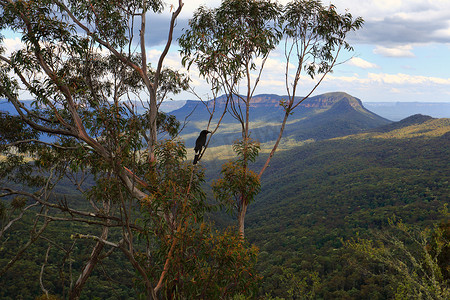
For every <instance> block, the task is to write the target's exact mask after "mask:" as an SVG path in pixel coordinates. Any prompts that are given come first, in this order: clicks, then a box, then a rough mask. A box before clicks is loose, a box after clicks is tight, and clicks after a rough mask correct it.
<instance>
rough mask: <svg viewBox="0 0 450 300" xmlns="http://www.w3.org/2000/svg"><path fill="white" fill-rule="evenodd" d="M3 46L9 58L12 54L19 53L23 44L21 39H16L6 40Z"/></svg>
mask: <svg viewBox="0 0 450 300" xmlns="http://www.w3.org/2000/svg"><path fill="white" fill-rule="evenodd" d="M3 45H4V47H5V50H6V53H5V54H6V55H7V56H9V55H10V54H11V53H12V52H14V51H17V50H19V49H21V48H22V47H23V43H22V41H21V40H20V38H18V37H16V38H14V39H10V38H5V39H4V40H3Z"/></svg>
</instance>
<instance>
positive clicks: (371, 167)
mask: <svg viewBox="0 0 450 300" xmlns="http://www.w3.org/2000/svg"><path fill="white" fill-rule="evenodd" d="M391 129H392V130H390V131H389V130H387V129H386V127H384V128H383V127H380V129H379V130H372V132H368V133H363V134H358V135H352V136H346V137H342V138H336V139H332V140H324V141H320V142H315V143H311V144H308V145H304V146H301V147H296V148H293V149H291V150H288V151H280V152H279V153H277V155H276V156H275V158H274V161H273V165H274V167H273V168H272V167H269V169H268V170H267V172H266V173H265V175H264V177H263V179H262V187H261V193H260V194H259V196H258V198H257V200H256V201H255V203H254V205H253V206H252V207H251V209H250V211H249V213H248V219H247V239H248V240H249V241H250V242H251V243H253V244H254V245H256V246H257V247H258V248H259V252H260V253H259V259H258V264H257V268H258V270H259V272H260V275H261V276H263V278H262V280H261V282H260V288H259V289H260V291H259V295H260V296H261V297H263V298H268V299H269V298H270V297H283V298H286V299H294V297H293V296H292V295H297V296H298V295H300V294H302V293H306V294H308V293H310V295H314V296H312V297H313V298H314V299H386V298H391V297H393V294H394V290H393V288H394V286H393V284H392V282H390V280H388V279H387V277H386V276H385V275H383V273H382V272H381V273H380V272H379V270H378V269H377V268H375V270H374V269H373V265H370V264H366V263H365V262H363V261H358V263H355V261H353V259H352V258H353V257H355V255H356V254H355V253H354V252H353V251H352V250H350V249H348V248H346V247H344V246H343V243H344V241H346V240H349V239H352V238H355V237H357V236H359V237H369V238H371V237H373V234H374V233H375V232H376V231H378V230H386V229H387V228H389V224H388V222H389V219H390V218H393V217H394V216H395V217H396V218H398V219H402V220H403V221H404V222H405V223H406V224H410V225H414V226H418V227H421V228H423V227H425V226H432V225H433V224H437V223H439V222H442V218H443V216H442V214H441V213H440V210H442V209H443V207H444V204H445V203H448V202H449V201H450V198H449V195H450V185H449V181H450V167H449V164H448V161H449V158H450V135H449V132H450V130H449V129H450V120H449V119H432V118H427V117H420V116H415V117H412V118H411V119H409V120H404V121H403V122H399V123H395V124H393V125H391ZM211 151H213V149H211ZM258 163H259V162H258V161H257V162H256V164H258ZM213 166H217V162H216V164H211V162H206V161H205V163H204V167H205V168H206V174H207V175H206V176H207V177H208V178H209V180H211V179H212V178H214V177H217V174H218V170H217V168H216V169H214V168H213ZM66 183H67V182H66ZM58 191H60V192H63V193H66V194H67V193H69V191H70V187H69V186H68V184H67V185H66V186H62V187H60V188H59V189H58ZM74 197H76V193H73V194H72V196H71V197H69V198H68V199H69V200H71V201H74V200H76V199H74ZM224 216H225V215H223V214H219V215H218V214H217V213H213V215H212V217H211V218H212V220H216V221H217V225H220V226H227V225H226V224H233V225H234V223H227V222H229V220H228V221H226V219H227V217H225V221H224ZM27 222H32V219H25V223H27ZM54 225H55V226H54ZM86 226H87V225H86ZM26 228H27V226H26V225H25V224H24V223H21V224H15V225H14V228H13V230H12V231H10V232H9V233H8V235H7V239H6V242H4V243H3V244H2V247H1V248H0V257H1V258H2V259H1V260H0V261H1V264H2V265H5V264H6V263H7V261H8V259H10V258H11V257H12V256H13V255H14V253H15V251H17V250H18V249H19V248H20V245H21V244H22V243H23V242H24V241H25V240H26V239H27V231H26ZM86 228H87V227H84V228H78V229H77V227H73V226H68V225H66V226H59V225H57V224H53V225H52V226H51V227H50V228H49V231H48V232H47V233H46V236H51V237H52V239H55V237H57V238H56V239H57V240H58V241H60V243H61V244H65V245H70V243H71V239H70V233H72V232H80V231H81V232H86ZM92 234H95V232H92ZM112 234H114V233H112ZM86 243H88V241H86ZM46 245H47V244H46V243H45V240H41V242H38V243H36V244H35V245H34V246H33V247H32V248H31V249H30V250H29V251H27V254H26V255H24V256H23V257H22V259H21V260H20V261H19V263H18V264H17V265H15V266H14V268H12V269H11V270H10V271H8V272H7V273H6V274H5V275H4V276H2V278H1V279H0V286H2V289H1V294H0V296H1V297H2V299H16V298H17V297H18V296H19V295H22V296H23V297H25V298H27V297H31V295H36V294H37V293H39V291H40V286H39V283H38V282H37V281H36V280H33V278H38V277H39V273H40V270H41V269H40V268H41V265H42V264H43V263H44V259H45V257H43V256H42V255H38V253H45V252H46V251H47V248H46V247H47V246H46ZM82 245H83V244H77V250H76V251H74V252H73V253H72V254H71V257H70V258H69V257H67V258H65V260H64V259H63V257H62V256H63V252H62V251H57V249H56V248H55V249H52V250H51V251H50V252H49V257H48V259H47V261H46V263H47V265H48V266H47V267H46V268H45V273H44V277H43V278H44V281H45V285H46V286H47V287H48V288H50V289H51V290H52V292H53V293H56V294H60V293H61V294H62V293H63V290H61V287H62V286H64V285H63V284H62V283H61V282H60V281H59V278H60V277H59V274H60V272H70V268H73V269H74V270H76V269H77V268H79V267H80V266H78V265H77V264H78V263H77V261H79V259H78V258H77V257H78V256H80V257H83V256H85V255H88V252H86V251H88V249H89V248H83V247H81V246H82ZM55 247H56V246H55ZM61 261H64V262H65V263H64V264H61ZM106 270H108V271H106ZM369 271H370V272H373V273H368V272H369ZM18 274H26V276H18ZM133 276H134V275H133V271H132V268H131V266H130V265H129V264H128V262H126V260H125V259H124V258H123V257H122V256H121V255H119V254H117V253H116V254H114V255H112V256H110V257H108V258H106V259H104V260H103V261H102V266H101V267H100V268H99V269H98V270H97V271H95V273H94V275H93V276H92V277H91V279H90V280H89V282H88V285H87V286H86V288H85V292H84V293H83V295H82V298H81V299H93V298H95V297H99V298H101V299H129V298H132V297H133V295H134V292H133V289H134V284H133V281H132V280H131V279H132V278H133ZM27 278H28V279H27ZM8 297H10V298H8Z"/></svg>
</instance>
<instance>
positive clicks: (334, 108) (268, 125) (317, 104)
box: [171, 92, 391, 146]
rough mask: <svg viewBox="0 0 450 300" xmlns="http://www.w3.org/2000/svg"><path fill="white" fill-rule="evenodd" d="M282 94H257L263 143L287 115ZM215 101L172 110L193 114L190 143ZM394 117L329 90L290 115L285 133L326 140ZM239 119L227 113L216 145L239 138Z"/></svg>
mask: <svg viewBox="0 0 450 300" xmlns="http://www.w3.org/2000/svg"><path fill="white" fill-rule="evenodd" d="M282 99H283V97H282V96H279V95H273V94H262V95H256V96H254V97H253V99H252V103H251V107H250V116H251V122H252V125H251V128H252V133H251V134H252V136H253V138H255V139H257V140H259V141H260V142H261V143H264V142H267V141H272V140H275V139H276V137H277V136H278V130H279V125H280V123H281V121H282V118H283V116H284V110H283V107H281V106H280V104H279V103H280V101H281V100H282ZM224 103H225V98H224V97H220V98H218V99H217V100H216V116H215V117H214V119H213V122H212V124H214V121H217V119H218V117H219V116H218V115H220V113H221V111H223V109H224ZM212 107H213V102H212V101H208V102H205V103H202V102H200V101H187V102H186V104H185V105H184V106H183V107H181V108H179V109H177V110H174V111H172V112H171V114H173V115H174V116H176V117H177V119H178V120H184V118H185V117H186V116H189V118H188V123H187V126H186V127H185V129H184V130H183V133H182V134H183V138H184V139H185V140H186V144H187V145H189V144H191V143H193V140H194V139H195V138H196V134H197V133H198V132H199V130H202V129H205V128H206V126H207V121H208V119H209V116H210V115H209V113H208V109H209V110H211V109H212ZM389 123H391V121H389V120H387V119H385V118H383V117H380V116H379V115H377V114H374V113H372V112H371V111H369V110H367V109H366V108H365V107H364V106H363V104H362V102H361V100H359V99H358V98H355V97H353V96H351V95H349V94H346V93H343V92H335V93H326V94H322V95H318V96H314V97H311V98H308V99H307V100H305V101H304V102H302V103H301V104H300V106H299V107H298V108H297V109H296V110H295V111H294V113H293V114H292V115H291V116H290V117H289V119H288V123H287V125H286V129H285V133H284V136H285V137H288V138H291V139H294V140H296V141H303V140H309V139H313V140H323V139H329V138H333V137H338V136H343V135H348V134H354V133H359V132H362V131H364V130H367V129H371V128H375V127H379V126H383V125H387V124H389ZM236 124H237V123H236V120H235V119H234V118H233V117H232V116H231V115H230V114H228V115H226V116H225V117H224V120H223V121H222V124H221V127H220V128H219V130H218V131H217V133H216V135H215V136H214V139H213V144H212V146H219V145H223V144H230V143H231V142H232V141H234V140H236V139H237V138H239V135H240V133H239V127H238V126H236Z"/></svg>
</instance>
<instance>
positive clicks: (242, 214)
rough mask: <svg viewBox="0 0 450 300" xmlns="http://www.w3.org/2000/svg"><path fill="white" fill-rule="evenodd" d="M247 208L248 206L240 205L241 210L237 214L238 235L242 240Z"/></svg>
mask: <svg viewBox="0 0 450 300" xmlns="http://www.w3.org/2000/svg"><path fill="white" fill-rule="evenodd" d="M247 206H248V204H244V203H242V209H241V211H240V212H239V216H238V226H239V234H240V236H241V238H242V239H244V228H245V224H244V221H245V213H246V212H247Z"/></svg>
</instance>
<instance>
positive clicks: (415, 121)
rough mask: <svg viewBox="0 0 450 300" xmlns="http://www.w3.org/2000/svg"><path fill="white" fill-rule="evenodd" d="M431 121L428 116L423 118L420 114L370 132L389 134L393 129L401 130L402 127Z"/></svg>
mask: <svg viewBox="0 0 450 300" xmlns="http://www.w3.org/2000/svg"><path fill="white" fill-rule="evenodd" d="M431 119H433V118H432V117H430V116H425V115H422V114H415V115H412V116H409V117H407V118H404V119H403V120H400V121H399V122H393V123H390V124H387V125H384V126H380V127H377V128H375V129H373V130H371V131H373V132H389V131H392V130H395V129H401V128H404V127H408V126H410V125H416V124H417V125H419V124H423V123H424V122H426V121H429V120H431Z"/></svg>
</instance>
